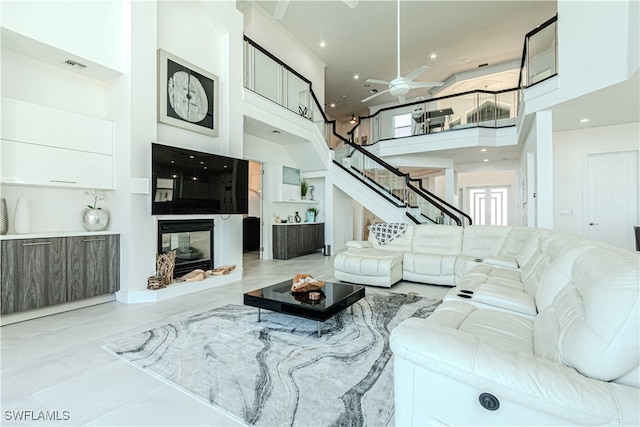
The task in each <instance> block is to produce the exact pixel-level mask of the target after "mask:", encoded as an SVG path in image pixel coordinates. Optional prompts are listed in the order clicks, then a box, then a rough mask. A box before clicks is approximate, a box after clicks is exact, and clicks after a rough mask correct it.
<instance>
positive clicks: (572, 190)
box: [553, 123, 640, 235]
mask: <svg viewBox="0 0 640 427" xmlns="http://www.w3.org/2000/svg"><path fill="white" fill-rule="evenodd" d="M553 139H554V142H553V145H554V148H553V155H554V157H555V158H556V159H562V162H556V164H555V165H554V171H553V173H554V176H555V178H556V179H555V182H554V209H553V217H554V224H555V227H554V228H555V229H556V230H561V231H565V232H568V233H573V234H578V235H583V230H584V229H585V227H584V225H585V222H586V221H587V220H588V218H587V216H586V214H587V212H586V208H587V207H586V206H585V201H584V200H583V193H584V186H585V185H586V182H585V180H584V178H585V173H586V170H585V158H586V156H587V154H590V153H606V152H615V151H624V150H638V149H640V147H639V145H638V141H640V124H638V123H632V124H626V125H617V126H607V127H600V128H590V129H584V130H575V131H567V132H557V133H554V135H553ZM561 211H568V212H570V213H571V216H561V215H560V212H561ZM635 225H637V224H635ZM630 226H631V225H630ZM630 232H631V229H630Z"/></svg>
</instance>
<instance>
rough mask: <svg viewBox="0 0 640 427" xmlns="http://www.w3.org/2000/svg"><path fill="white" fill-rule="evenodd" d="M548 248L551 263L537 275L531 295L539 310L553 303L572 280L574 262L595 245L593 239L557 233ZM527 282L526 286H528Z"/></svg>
mask: <svg viewBox="0 0 640 427" xmlns="http://www.w3.org/2000/svg"><path fill="white" fill-rule="evenodd" d="M554 237H555V238H554V239H552V240H551V241H550V243H549V245H548V247H547V249H546V255H547V259H548V260H549V264H548V265H546V266H545V268H544V270H543V271H542V272H541V275H539V277H537V279H536V284H535V288H533V287H532V289H531V292H530V293H531V295H534V296H535V299H536V307H538V311H540V310H542V309H544V308H546V307H548V306H549V305H551V304H553V300H554V299H555V297H556V295H558V292H560V290H561V289H562V288H564V287H565V286H567V285H568V284H569V283H570V282H571V280H572V274H573V273H572V270H573V264H574V263H575V261H576V259H577V258H578V257H579V256H580V255H581V254H583V253H584V252H586V251H587V250H588V249H591V248H593V247H595V245H594V243H593V241H591V240H587V239H583V238H581V237H578V236H574V235H568V234H564V233H555V236H554ZM526 287H527V286H526V284H525V288H526Z"/></svg>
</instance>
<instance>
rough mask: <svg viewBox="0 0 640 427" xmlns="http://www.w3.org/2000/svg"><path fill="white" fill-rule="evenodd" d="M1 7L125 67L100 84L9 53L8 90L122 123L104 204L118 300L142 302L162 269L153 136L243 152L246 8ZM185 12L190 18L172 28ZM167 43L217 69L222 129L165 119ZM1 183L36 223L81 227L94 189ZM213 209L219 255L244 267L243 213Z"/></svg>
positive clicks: (49, 39)
mask: <svg viewBox="0 0 640 427" xmlns="http://www.w3.org/2000/svg"><path fill="white" fill-rule="evenodd" d="M1 7H2V10H1V11H2V25H3V26H4V27H5V28H7V29H9V30H11V31H13V32H15V33H18V34H19V35H21V36H26V37H30V38H32V39H34V40H37V41H38V42H40V43H42V44H43V45H45V46H49V47H51V48H54V49H53V50H55V49H60V50H63V51H66V52H70V53H72V54H73V55H74V57H75V58H76V59H78V58H79V59H83V58H84V59H87V60H89V61H91V62H95V63H97V64H98V65H99V66H103V67H108V68H110V69H113V70H116V71H117V72H119V73H120V74H119V75H117V73H115V75H116V77H114V78H112V79H111V80H108V81H100V80H95V79H92V78H88V77H84V76H82V75H80V74H78V73H74V72H69V71H66V70H63V69H61V68H58V67H56V66H52V65H48V64H46V63H44V62H41V61H38V60H34V59H32V58H31V57H26V56H22V55H19V54H16V53H15V52H12V51H8V50H5V49H3V51H2V93H3V96H8V97H14V98H17V99H21V100H25V101H28V102H32V103H36V104H41V105H45V106H49V107H53V108H58V109H62V110H66V111H72V112H76V113H81V114H88V115H91V116H94V117H98V118H103V119H107V120H112V121H114V122H115V137H114V158H115V165H114V172H115V177H114V181H115V186H116V189H115V190H114V191H106V192H104V196H105V200H104V207H105V208H106V209H108V210H109V211H110V213H111V220H110V225H109V227H108V229H109V230H113V231H117V232H120V233H121V244H122V248H121V262H122V264H121V292H119V293H118V298H119V299H120V300H123V301H136V300H144V296H142V297H141V296H140V295H142V294H144V292H145V289H146V278H147V276H149V274H150V272H151V271H153V270H155V253H156V224H157V223H156V218H155V217H153V216H151V209H150V207H151V200H150V198H151V196H150V195H149V194H148V187H149V179H150V177H151V149H150V147H151V142H160V143H165V144H169V145H175V146H180V147H185V148H190V149H195V150H200V151H206V152H212V153H220V154H227V155H232V156H235V157H242V150H243V129H242V127H243V121H242V120H243V119H242V110H241V108H242V67H243V58H242V32H243V28H242V14H241V13H240V12H239V11H238V10H237V9H236V7H235V2H233V1H216V2H205V3H199V2H189V1H182V2H154V1H132V2H130V1H126V0H123V1H103V2H99V1H98V2H63V1H50V2H2V4H1ZM176 18H179V20H180V21H182V22H188V23H189V25H179V26H178V25H175V20H176ZM194 40H206V41H207V42H206V43H194ZM159 47H160V48H163V49H165V50H167V51H169V52H171V53H173V54H174V55H176V56H178V57H180V58H183V59H184V60H186V61H189V62H191V63H194V64H196V65H198V66H200V67H202V68H204V69H206V70H208V71H210V72H212V73H213V74H216V75H218V77H219V78H220V91H219V92H220V94H219V96H220V98H219V108H220V116H219V123H220V128H221V131H220V136H219V137H218V138H210V137H207V136H204V135H201V134H196V133H194V132H190V131H186V130H182V129H179V128H175V127H170V126H167V125H164V124H163V125H160V124H158V123H157V119H156V114H157V90H158V87H157V75H158V69H157V48H159ZM31 56H33V55H31ZM36 56H37V55H36ZM145 186H146V187H147V188H145ZM1 190H2V197H5V198H7V202H8V208H9V212H10V214H11V213H12V209H13V206H15V200H16V199H17V198H18V197H25V198H27V199H28V200H29V203H30V207H31V216H32V222H33V226H32V231H34V232H59V231H63V232H64V231H76V230H81V229H82V227H81V223H80V221H79V214H80V211H81V210H82V208H83V207H84V206H85V205H86V204H87V202H88V200H87V197H86V196H83V193H84V191H85V190H86V189H80V188H78V189H60V188H49V187H47V188H44V187H21V186H10V185H3V186H2V187H1ZM213 218H214V220H215V224H216V229H215V234H216V237H215V242H214V251H215V258H214V263H215V264H216V265H221V264H232V263H233V264H237V265H238V267H239V269H241V267H242V239H241V238H239V236H241V235H242V221H241V216H240V215H233V216H231V217H230V218H228V219H227V217H224V218H222V217H220V216H213ZM140 298H142V299H140Z"/></svg>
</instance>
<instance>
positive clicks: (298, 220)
mask: <svg viewBox="0 0 640 427" xmlns="http://www.w3.org/2000/svg"><path fill="white" fill-rule="evenodd" d="M300 221H302V218H300V215H298V212H296V222H300Z"/></svg>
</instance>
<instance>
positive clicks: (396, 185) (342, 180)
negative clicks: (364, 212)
mask: <svg viewBox="0 0 640 427" xmlns="http://www.w3.org/2000/svg"><path fill="white" fill-rule="evenodd" d="M340 139H341V141H342V144H341V145H340V146H339V147H338V148H336V149H335V150H334V152H333V165H332V167H331V168H330V171H331V174H332V178H333V182H334V184H335V185H336V186H337V187H338V188H340V189H341V190H342V191H344V192H345V193H346V194H348V195H349V196H350V197H352V198H353V199H355V200H356V201H358V203H360V204H361V205H363V206H365V207H366V208H367V209H368V210H370V211H371V212H373V213H374V214H375V215H376V216H378V217H379V218H380V219H382V220H383V221H385V222H407V223H414V224H450V225H459V226H464V225H470V224H471V217H470V216H469V215H467V214H466V213H464V212H463V211H461V210H460V209H458V208H456V207H455V206H453V205H451V204H449V203H447V202H446V201H444V200H442V199H441V198H439V197H438V196H436V195H434V194H432V193H430V192H429V191H427V190H426V189H424V188H423V187H422V182H421V181H420V180H415V179H412V178H411V177H410V176H409V175H408V174H405V173H402V172H400V171H398V170H397V169H396V168H394V167H393V166H391V165H389V164H387V163H386V162H385V161H384V160H382V159H380V158H379V157H377V156H375V155H374V154H372V153H370V152H369V151H367V150H365V149H363V148H362V147H360V146H359V145H356V144H353V143H351V142H349V141H347V140H344V139H343V138H340ZM363 190H364V191H363Z"/></svg>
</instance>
